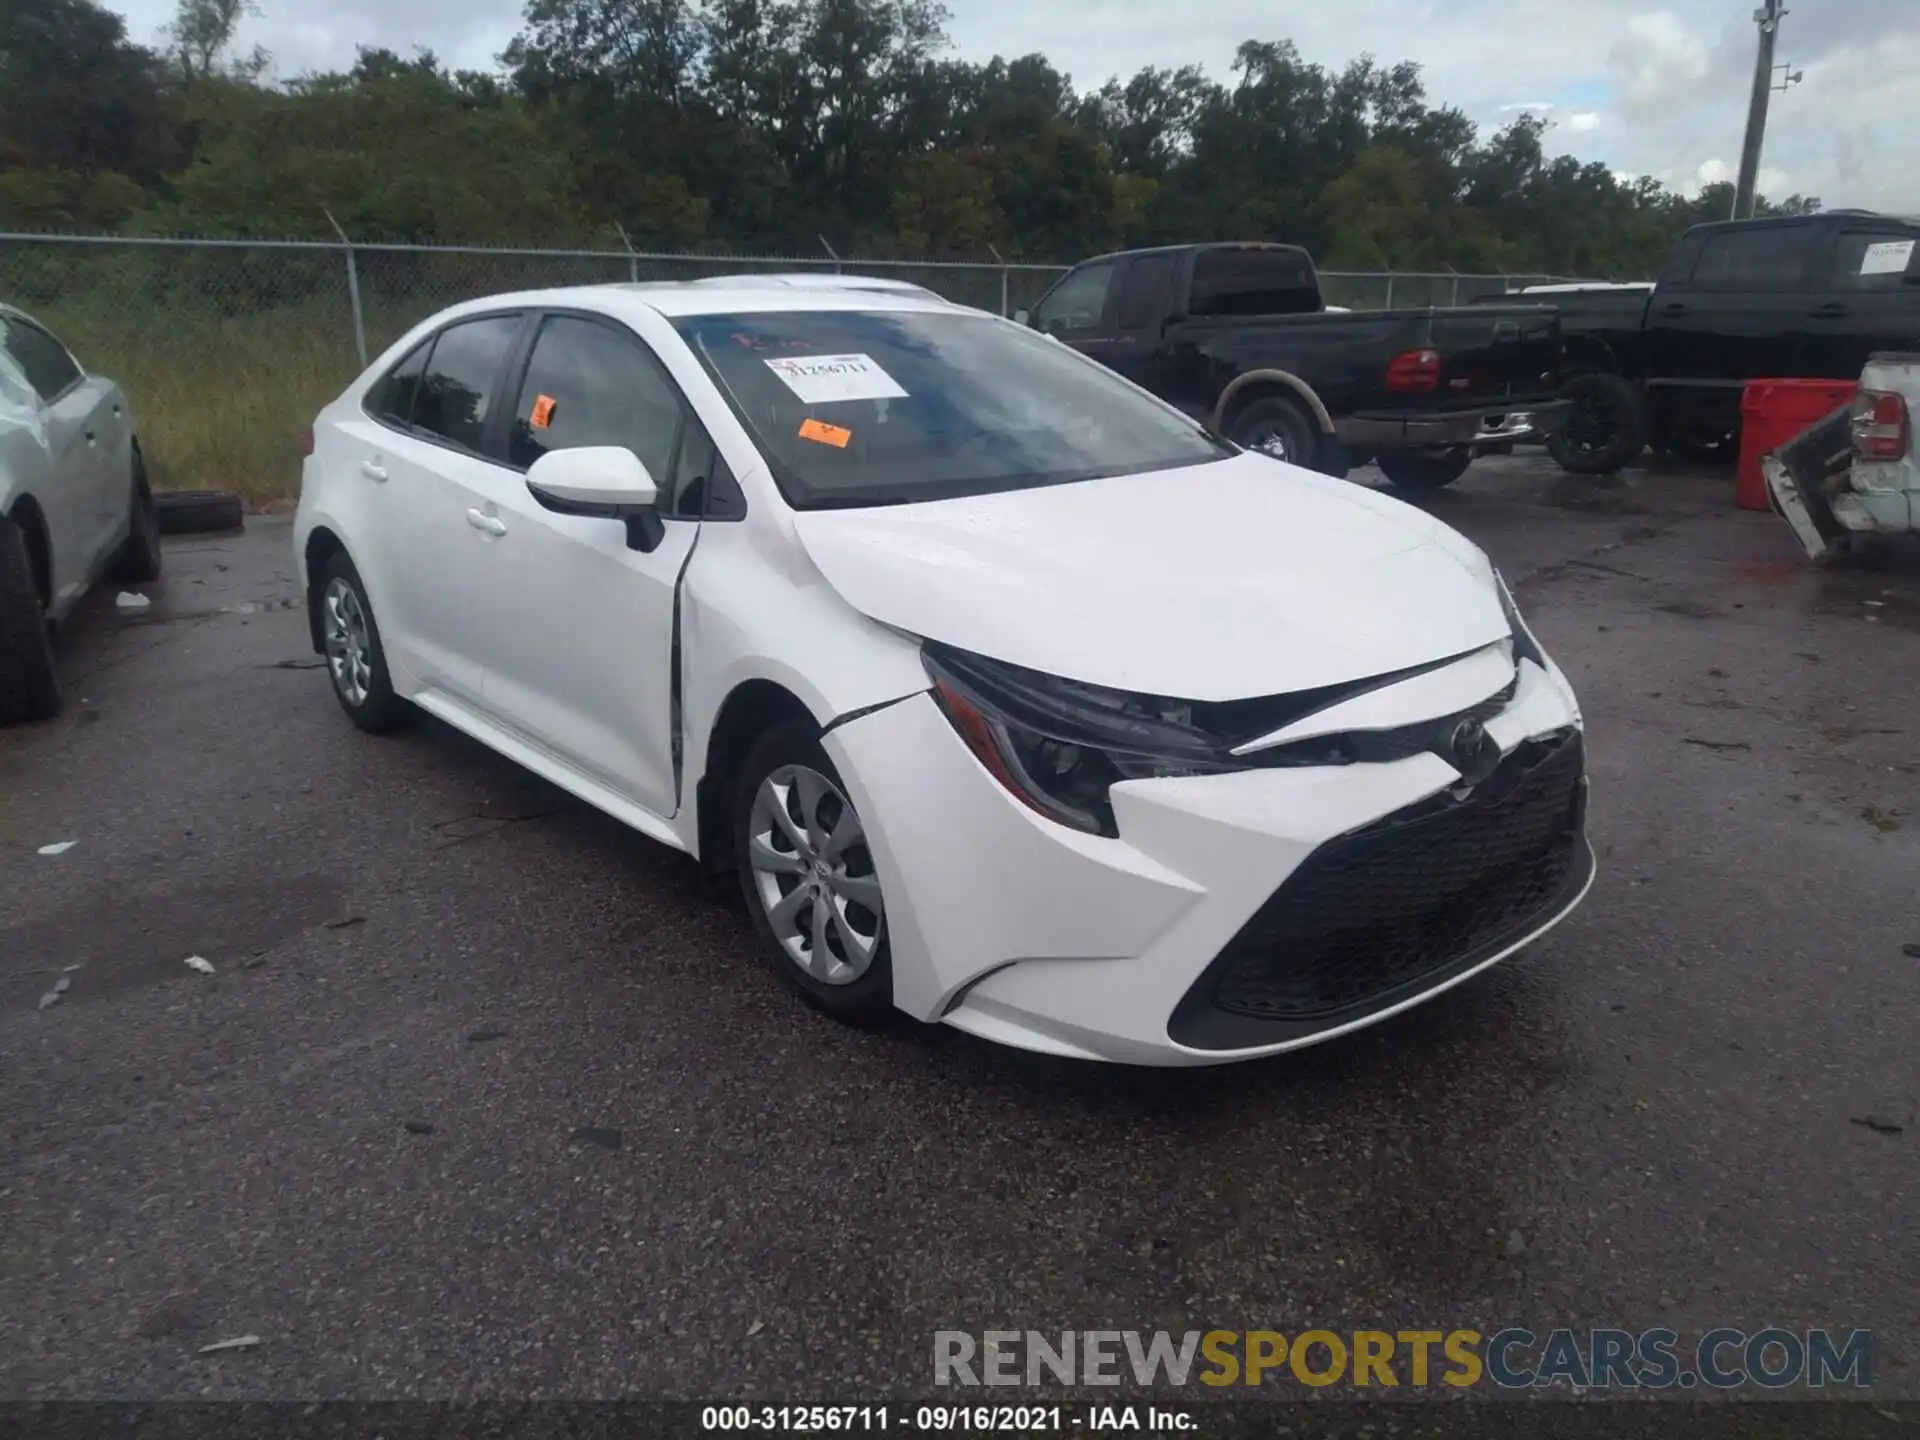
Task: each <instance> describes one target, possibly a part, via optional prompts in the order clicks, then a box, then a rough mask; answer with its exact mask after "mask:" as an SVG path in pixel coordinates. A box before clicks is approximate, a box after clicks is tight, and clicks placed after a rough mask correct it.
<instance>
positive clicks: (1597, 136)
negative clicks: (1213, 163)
mask: <svg viewBox="0 0 1920 1440" xmlns="http://www.w3.org/2000/svg"><path fill="white" fill-rule="evenodd" d="M108 3H109V4H110V5H111V4H112V0H108ZM947 3H948V8H949V9H950V10H951V11H952V13H953V18H952V23H951V25H950V27H949V28H950V31H951V33H952V36H953V40H954V43H955V47H956V49H957V50H958V51H959V53H961V54H962V55H964V56H966V57H968V58H970V59H976V60H981V59H986V58H988V57H990V56H992V55H993V54H995V53H996V52H997V53H1000V54H1004V55H1019V54H1025V53H1028V52H1030V51H1035V50H1038V51H1041V52H1043V53H1044V54H1046V55H1047V56H1049V57H1050V58H1051V59H1052V60H1053V62H1054V63H1055V64H1056V65H1058V66H1059V67H1060V68H1061V69H1062V70H1065V71H1066V72H1067V73H1068V74H1070V75H1071V76H1072V77H1073V79H1074V82H1075V84H1076V85H1077V86H1079V87H1081V88H1083V89H1084V88H1087V87H1089V86H1094V85H1097V84H1099V83H1100V82H1101V81H1103V80H1105V79H1106V78H1107V77H1108V76H1110V75H1115V74H1119V75H1129V74H1132V73H1133V72H1134V71H1135V70H1137V69H1139V68H1140V67H1141V66H1143V65H1164V66H1178V65H1184V64H1188V63H1196V64H1199V65H1202V66H1204V67H1205V68H1206V69H1208V70H1209V71H1210V72H1212V73H1213V74H1214V75H1215V76H1216V77H1221V78H1224V77H1225V76H1226V75H1227V73H1228V69H1229V66H1230V64H1231V61H1232V57H1233V51H1234V48H1235V46H1237V45H1238V44H1239V42H1240V41H1242V40H1246V39H1261V40H1267V39H1281V38H1291V39H1292V40H1294V42H1295V43H1297V44H1298V45H1299V47H1300V49H1301V51H1302V52H1303V53H1304V54H1305V55H1306V56H1307V58H1308V59H1310V60H1314V61H1318V62H1320V63H1322V64H1327V65H1338V64H1341V63H1344V62H1345V61H1347V60H1349V59H1351V58H1353V57H1354V56H1356V55H1360V54H1364V53H1371V54H1373V55H1375V56H1376V57H1378V58H1379V59H1381V60H1385V61H1392V60H1400V59H1411V60H1417V61H1419V62H1420V64H1421V65H1422V66H1424V67H1425V70H1426V76H1427V90H1428V94H1429V96H1430V97H1432V98H1434V99H1435V100H1438V101H1443V102H1446V103H1449V104H1453V105H1458V106H1460V107H1461V108H1462V109H1464V110H1466V112H1467V113H1468V114H1469V115H1471V116H1472V117H1473V118H1474V119H1475V120H1476V121H1478V122H1479V123H1480V124H1481V125H1482V126H1483V127H1484V128H1486V129H1487V130H1491V129H1494V128H1497V127H1498V126H1499V125H1500V124H1502V123H1503V122H1504V121H1505V120H1506V119H1509V118H1511V116H1512V115H1513V114H1514V113H1516V112H1517V111H1519V110H1521V109H1532V110H1534V111H1536V112H1538V113H1540V114H1543V115H1545V116H1547V117H1548V118H1550V119H1551V120H1552V121H1553V122H1554V129H1553V132H1552V135H1551V136H1550V137H1549V138H1550V143H1551V145H1552V146H1553V147H1554V148H1556V149H1560V150H1566V151H1570V152H1572V153H1573V154H1575V155H1578V156H1580V157H1581V158H1582V159H1591V160H1599V161H1603V162H1605V163H1606V164H1608V165H1610V166H1612V167H1613V168H1614V169H1615V170H1618V171H1622V172H1626V173H1631V174H1636V175H1637V174H1650V175H1654V176H1656V177H1658V178H1659V179H1660V180H1662V181H1664V182H1665V183H1667V184H1669V185H1672V186H1676V187H1679V188H1682V189H1688V190H1691V189H1696V188H1697V187H1698V186H1699V185H1700V184H1701V183H1702V182H1703V181H1710V180H1716V179H1730V178H1732V175H1733V173H1734V171H1735V170H1736V169H1737V168H1738V164H1739V157H1740V135H1741V130H1742V127H1743V126H1744V124H1745V119H1746V109H1747V96H1748V92H1749V87H1750V85H1751V81H1752V75H1753V57H1754V44H1755V35H1756V31H1755V27H1754V24H1753V20H1752V15H1753V11H1754V8H1755V5H1756V4H1757V3H1758V0H1665V3H1648V4H1641V3H1637V0H1338V3H1327V0H1211V3H1209V4H1207V5H1205V6H1192V7H1180V10H1179V13H1178V15H1177V18H1172V17H1171V14H1170V12H1171V11H1172V8H1173V7H1169V6H1168V5H1166V4H1165V3H1164V0H1078V3H1076V4H1074V5H1071V6H1069V5H1067V4H1064V3H1053V4H1044V3H1040V4H1036V3H1033V0H947ZM520 4H521V0H260V5H261V7H262V13H261V14H260V15H259V16H258V17H257V18H254V19H251V20H249V21H248V22H246V28H245V30H244V31H243V34H242V39H243V42H244V44H245V45H247V46H251V45H253V44H256V43H257V44H260V45H264V46H265V47H266V48H267V49H268V50H269V51H271V52H272V54H273V56H274V60H275V70H276V71H277V72H278V73H279V74H281V75H283V76H285V75H294V74H299V73H301V72H303V71H306V70H313V69H337V68H344V67H346V66H348V65H350V64H352V62H353V57H354V49H355V47H356V46H357V45H384V46H387V47H388V48H390V49H393V50H396V51H399V52H400V53H402V54H406V53H409V52H411V51H412V50H413V49H414V48H415V47H416V46H426V47H429V48H431V49H433V50H434V51H435V52H437V53H438V54H439V55H440V57H441V58H442V59H443V60H445V61H447V62H449V63H451V64H453V65H455V66H456V67H460V68H471V69H485V68H491V67H492V64H493V59H494V57H495V56H496V55H497V54H498V53H499V52H500V51H501V50H502V49H503V48H505V46H506V44H507V42H508V40H510V39H511V38H512V36H513V35H514V33H515V31H516V30H517V29H518V28H519V12H520ZM172 6H173V0H121V3H120V4H119V5H118V6H117V7H115V8H119V9H120V10H121V11H122V13H124V14H125V15H126V16H127V21H128V29H129V30H130V31H131V33H132V35H133V38H135V39H137V40H143V41H150V40H152V39H153V38H154V37H155V35H156V33H157V32H158V30H159V28H160V27H161V25H162V24H164V22H165V21H166V19H167V18H168V16H169V15H170V13H171V11H172ZM1788 10H1789V12H1790V13H1789V14H1788V16H1787V18H1786V20H1785V21H1783V22H1782V25H1781V30H1780V44H1779V49H1778V53H1777V54H1776V56H1775V58H1776V60H1779V61H1784V62H1787V63H1789V64H1791V65H1792V66H1793V68H1795V69H1796V70H1799V71H1801V72H1803V74H1804V77H1805V78H1804V79H1803V81H1802V82H1801V83H1800V84H1798V85H1796V86H1794V87H1793V88H1792V89H1790V90H1788V91H1787V92H1785V93H1784V94H1776V95H1775V96H1774V97H1773V107H1772V111H1771V114H1770V116H1769V121H1768V127H1767V149H1766V154H1765V157H1764V160H1763V168H1762V170H1761V189H1762V190H1763V192H1764V193H1766V194H1768V195H1771V196H1774V197H1776V198H1779V197H1784V196H1785V195H1786V194H1788V193H1790V192H1794V191H1798V192H1800V193H1802V194H1810V195H1818V196H1820V197H1821V198H1822V199H1823V200H1824V201H1825V202H1826V203H1827V204H1828V205H1829V206H1842V205H1855V206H1864V207H1868V208H1873V209H1883V210H1898V211H1904V212H1915V211H1920V0H1790V3H1789V5H1788Z"/></svg>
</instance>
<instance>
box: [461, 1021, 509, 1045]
mask: <svg viewBox="0 0 1920 1440" xmlns="http://www.w3.org/2000/svg"><path fill="white" fill-rule="evenodd" d="M506 1038H507V1027H506V1026H504V1025H482V1026H481V1027H480V1028H479V1029H478V1030H475V1031H472V1032H470V1033H469V1034H468V1036H467V1040H468V1041H469V1043H471V1044H475V1045H477V1044H479V1043H480V1042H481V1041H483V1040H504V1039H506Z"/></svg>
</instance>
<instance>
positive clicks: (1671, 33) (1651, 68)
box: [1607, 10, 1712, 113]
mask: <svg viewBox="0 0 1920 1440" xmlns="http://www.w3.org/2000/svg"><path fill="white" fill-rule="evenodd" d="M1711 64H1712V62H1711V59H1710V56H1709V53H1708V49H1707V44H1706V41H1704V40H1702V39H1701V38H1700V36H1699V35H1697V34H1695V33H1694V32H1693V31H1692V30H1691V29H1689V28H1688V27H1687V25H1686V23H1685V22H1684V21H1682V20H1681V19H1680V17H1679V16H1677V15H1675V14H1674V13H1673V12H1672V11H1671V10H1656V11H1654V12H1653V13H1652V14H1650V15H1634V16H1631V17H1629V19H1628V20H1627V22H1626V25H1625V26H1624V28H1623V29H1622V31H1621V34H1620V37H1619V38H1618V39H1617V40H1615V41H1614V42H1613V45H1612V47H1611V48H1610V49H1609V50H1608V51H1607V68H1608V69H1609V70H1610V71H1611V72H1612V73H1613V77H1614V81H1615V83H1616V84H1617V85H1618V87H1619V92H1620V100H1621V103H1622V104H1624V105H1625V106H1626V107H1627V108H1628V109H1629V110H1633V111H1637V112H1641V113H1647V112H1657V111H1659V110H1660V109H1662V108H1664V107H1667V106H1670V105H1672V104H1673V103H1674V101H1675V100H1676V99H1677V98H1679V97H1681V96H1684V95H1686V94H1687V93H1688V92H1689V91H1691V90H1692V89H1693V88H1694V87H1695V86H1697V85H1699V83H1700V82H1701V81H1702V80H1704V79H1706V77H1707V72H1708V70H1709V69H1710V68H1711Z"/></svg>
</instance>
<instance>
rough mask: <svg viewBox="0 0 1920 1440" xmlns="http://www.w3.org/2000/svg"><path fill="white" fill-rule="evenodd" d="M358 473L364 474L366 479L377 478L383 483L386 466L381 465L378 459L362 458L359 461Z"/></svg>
mask: <svg viewBox="0 0 1920 1440" xmlns="http://www.w3.org/2000/svg"><path fill="white" fill-rule="evenodd" d="M360 473H361V474H362V475H364V476H366V477H367V479H369V480H377V481H379V482H380V483H381V484H383V485H384V484H385V483H386V480H387V467H386V466H384V465H382V464H381V463H380V462H379V461H378V460H362V461H361V462H360Z"/></svg>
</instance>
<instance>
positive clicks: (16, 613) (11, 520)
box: [0, 305, 160, 725]
mask: <svg viewBox="0 0 1920 1440" xmlns="http://www.w3.org/2000/svg"><path fill="white" fill-rule="evenodd" d="M103 575H111V576H112V577H113V578H114V579H116V580H122V581H126V582H128V583H131V584H141V583H145V582H147V581H151V580H157V579H158V578H159V576H160V524H159V516H158V514H157V513H156V511H155V508H154V503H153V492H152V489H151V488H150V487H149V485H148V483H147V472H146V466H145V464H144V462H143V461H142V460H141V458H140V442H139V441H138V439H136V438H135V435H134V429H133V409H132V407H131V406H130V405H128V404H127V397H126V396H125V395H124V394H123V393H122V392H121V390H120V387H119V385H117V384H115V383H114V382H113V381H112V380H109V379H107V378H106V377H105V376H103V375H89V374H88V373H87V371H86V370H85V369H84V368H83V367H82V366H81V364H80V362H79V361H77V360H75V359H74V358H73V355H72V352H70V351H69V350H68V349H67V347H66V346H65V345H63V344H61V343H60V341H59V340H57V339H56V338H54V335H53V332H52V331H50V330H48V329H47V328H46V327H45V326H44V325H41V324H39V323H38V322H37V321H35V320H34V319H32V318H31V317H30V316H27V315H24V314H22V313H21V312H20V311H18V310H15V309H13V308H12V307H10V306H7V305H0V725H4V724H12V723H14V722H16V721H21V720H44V719H47V718H48V717H50V716H52V715H54V714H56V713H58V711H59V709H60V682H59V677H58V675H57V674H56V672H55V670H54V664H53V650H52V645H51V643H50V631H51V627H52V626H53V625H54V624H56V623H57V622H58V621H59V620H60V619H61V618H62V617H64V616H65V615H66V614H67V612H68V611H70V610H71V609H72V608H73V607H74V605H75V604H76V603H77V602H78V601H79V599H80V597H81V596H83V595H84V594H86V592H87V590H88V589H89V588H90V587H91V586H92V585H93V584H94V583H95V582H96V581H98V580H99V579H100V578H101V577H102V576H103Z"/></svg>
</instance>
